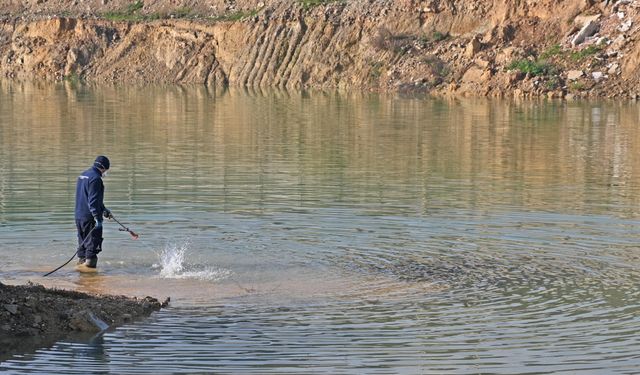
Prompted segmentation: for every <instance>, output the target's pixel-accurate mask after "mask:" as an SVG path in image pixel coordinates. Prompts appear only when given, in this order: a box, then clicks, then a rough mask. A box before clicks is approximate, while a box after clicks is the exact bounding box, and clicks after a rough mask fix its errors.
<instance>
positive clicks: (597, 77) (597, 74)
mask: <svg viewBox="0 0 640 375" xmlns="http://www.w3.org/2000/svg"><path fill="white" fill-rule="evenodd" d="M591 76H592V77H593V79H594V81H596V82H598V81H600V80H601V79H603V78H605V76H604V74H603V73H602V72H593V73H591Z"/></svg>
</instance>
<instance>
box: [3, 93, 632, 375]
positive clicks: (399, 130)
mask: <svg viewBox="0 0 640 375" xmlns="http://www.w3.org/2000/svg"><path fill="white" fill-rule="evenodd" d="M639 124H640V106H638V105H636V104H632V103H623V104H620V103H607V102H560V101H557V102H556V101H535V102H533V101H523V102H513V101H492V100H479V99H478V100H474V99H464V100H462V99H460V100H441V99H439V100H435V99H424V98H401V97H394V96H377V95H369V94H338V93H331V94H323V93H299V92H295V93H291V92H280V91H264V92H261V91H245V90H213V89H207V88H205V87H200V86H194V87H173V86H169V87H141V88H136V87H99V88H89V87H82V86H73V85H69V84H60V85H48V84H41V85H32V84H19V83H7V82H4V83H0V280H2V282H5V283H14V284H15V283H22V282H26V281H27V280H31V281H33V282H36V283H43V284H45V285H48V286H58V287H66V288H73V289H77V290H84V291H91V292H100V293H115V294H128V295H134V296H145V295H152V296H155V297H158V298H159V299H162V298H164V297H167V296H170V297H171V300H172V304H171V306H170V307H169V308H167V309H165V310H163V311H161V312H159V313H156V314H153V315H152V316H151V317H149V318H147V319H144V320H141V321H138V322H135V323H133V324H130V325H126V326H123V327H120V328H117V329H115V330H112V331H110V332H107V333H106V334H105V335H104V336H102V337H97V338H94V339H92V340H87V339H84V340H82V339H69V340H63V341H60V342H57V343H56V344H55V345H53V346H52V347H47V348H42V349H41V350H38V351H37V352H36V353H32V354H26V355H19V356H14V357H13V358H11V359H9V360H7V361H4V362H2V363H0V370H1V371H2V372H3V373H10V374H11V373H12V374H22V373H52V372H60V371H63V372H64V373H67V374H75V373H77V374H80V373H82V374H86V373H88V372H90V373H127V374H133V373H136V374H138V373H139V374H155V373H202V372H209V373H211V372H216V373H242V374H247V373H260V374H265V373H273V374H283V373H315V374H320V373H322V374H466V373H470V374H471V373H472V374H476V373H502V374H516V373H518V374H525V373H527V374H528V373H531V374H534V373H535V374H542V373H555V374H558V373H560V374H562V373H567V374H569V373H580V374H603V373H619V374H633V373H638V372H639V371H640V315H639V314H640V292H639V288H638V283H639V282H640V271H639V265H640V248H639V247H638V239H639V238H640V220H639V218H640V208H639V203H640V130H639V129H638V126H639ZM98 154H105V155H108V156H109V157H110V159H111V164H112V168H111V171H110V174H109V176H108V177H107V178H106V179H105V186H106V198H105V203H106V206H107V207H109V208H110V209H111V210H112V211H113V213H114V215H115V216H116V218H117V219H118V220H120V221H121V222H122V223H123V224H125V225H127V226H129V227H130V228H131V229H133V230H134V231H136V232H139V233H140V239H138V240H137V241H135V240H132V239H131V238H130V237H129V236H128V235H127V234H126V233H124V232H121V231H118V225H117V224H115V223H113V222H108V223H106V224H105V226H106V228H105V244H104V251H103V252H102V253H101V255H100V260H99V267H100V272H99V273H98V274H97V275H89V276H86V275H78V274H76V273H75V272H74V271H73V267H71V266H67V267H65V268H63V269H62V270H60V271H58V272H56V273H54V274H53V275H51V276H49V277H47V278H43V277H42V274H43V273H45V272H47V271H49V270H51V269H54V268H55V267H57V266H58V265H60V264H62V263H64V262H65V261H66V260H67V259H68V258H69V257H70V256H71V255H72V254H73V252H74V251H75V224H74V221H73V203H74V196H73V195H74V186H75V181H76V177H77V175H78V174H79V173H80V172H81V171H82V170H84V169H86V168H87V167H88V166H90V165H91V162H92V161H93V158H95V156H96V155H98Z"/></svg>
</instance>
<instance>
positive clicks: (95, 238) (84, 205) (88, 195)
mask: <svg viewBox="0 0 640 375" xmlns="http://www.w3.org/2000/svg"><path fill="white" fill-rule="evenodd" d="M109 167H110V163H109V159H108V158H107V157H106V156H102V155H100V156H98V157H97V158H96V160H95V162H94V163H93V166H92V167H91V168H89V169H87V170H86V171H84V172H82V174H81V175H80V176H78V183H77V185H76V214H75V217H76V228H77V229H78V253H77V254H78V258H79V259H78V264H77V265H76V270H78V271H80V272H95V271H96V266H97V265H98V253H99V252H101V251H102V218H103V217H106V218H107V219H109V218H111V211H109V210H108V209H107V208H106V207H105V206H104V203H103V199H104V184H103V183H102V177H103V176H104V175H106V173H107V170H109Z"/></svg>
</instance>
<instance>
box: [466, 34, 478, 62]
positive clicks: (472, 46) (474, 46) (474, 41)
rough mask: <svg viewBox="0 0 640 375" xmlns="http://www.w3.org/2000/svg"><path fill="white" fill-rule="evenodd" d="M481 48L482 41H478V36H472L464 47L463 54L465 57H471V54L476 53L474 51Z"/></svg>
mask: <svg viewBox="0 0 640 375" xmlns="http://www.w3.org/2000/svg"><path fill="white" fill-rule="evenodd" d="M481 48H482V43H480V41H479V40H478V38H473V39H471V41H470V42H469V44H467V48H466V49H465V51H464V54H465V56H466V57H468V58H472V57H473V56H475V55H476V53H478V52H479V51H480V49H481Z"/></svg>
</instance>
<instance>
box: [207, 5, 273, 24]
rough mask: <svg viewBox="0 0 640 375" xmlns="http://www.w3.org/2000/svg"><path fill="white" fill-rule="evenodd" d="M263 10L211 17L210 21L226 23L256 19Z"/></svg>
mask: <svg viewBox="0 0 640 375" xmlns="http://www.w3.org/2000/svg"><path fill="white" fill-rule="evenodd" d="M261 10H262V8H258V9H254V10H251V11H237V12H233V13H228V14H223V15H220V16H216V17H210V18H209V20H210V21H214V22H224V21H230V22H236V21H240V20H243V19H246V18H251V17H255V16H257V15H258V13H260V11H261Z"/></svg>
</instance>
